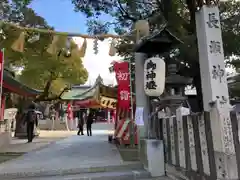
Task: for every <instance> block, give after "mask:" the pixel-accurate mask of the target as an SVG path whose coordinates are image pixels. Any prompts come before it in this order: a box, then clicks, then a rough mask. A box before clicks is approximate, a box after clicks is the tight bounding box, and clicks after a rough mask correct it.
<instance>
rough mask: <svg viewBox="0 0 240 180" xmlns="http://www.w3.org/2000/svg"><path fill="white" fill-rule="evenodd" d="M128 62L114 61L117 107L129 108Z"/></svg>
mask: <svg viewBox="0 0 240 180" xmlns="http://www.w3.org/2000/svg"><path fill="white" fill-rule="evenodd" d="M128 66H129V64H128V62H120V63H117V62H116V63H114V71H115V73H116V79H117V82H118V108H121V109H128V110H129V109H130V77H129V76H130V74H129V67H128Z"/></svg>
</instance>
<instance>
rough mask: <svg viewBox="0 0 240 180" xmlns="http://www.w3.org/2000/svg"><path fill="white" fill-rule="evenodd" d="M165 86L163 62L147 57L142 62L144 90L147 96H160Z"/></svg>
mask: <svg viewBox="0 0 240 180" xmlns="http://www.w3.org/2000/svg"><path fill="white" fill-rule="evenodd" d="M164 88H165V62H164V61H163V60H162V59H160V58H156V57H153V58H149V59H147V60H146V61H145V63H144V91H145V93H146V94H147V95H148V96H160V95H161V94H162V93H163V91H164Z"/></svg>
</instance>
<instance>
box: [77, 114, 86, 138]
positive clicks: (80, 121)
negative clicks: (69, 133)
mask: <svg viewBox="0 0 240 180" xmlns="http://www.w3.org/2000/svg"><path fill="white" fill-rule="evenodd" d="M84 118H85V116H84V112H83V111H79V112H78V133H77V135H80V133H81V135H84V134H83V126H84V121H85V119H84Z"/></svg>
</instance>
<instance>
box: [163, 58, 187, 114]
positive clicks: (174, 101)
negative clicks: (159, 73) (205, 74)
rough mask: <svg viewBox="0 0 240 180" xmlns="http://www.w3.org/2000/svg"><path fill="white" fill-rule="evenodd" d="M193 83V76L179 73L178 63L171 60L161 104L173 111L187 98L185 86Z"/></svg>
mask: <svg viewBox="0 0 240 180" xmlns="http://www.w3.org/2000/svg"><path fill="white" fill-rule="evenodd" d="M191 83H192V79H191V78H187V77H184V76H181V75H179V74H177V65H176V63H174V62H173V60H171V61H170V62H169V64H168V66H167V76H166V81H165V91H164V93H163V95H162V96H161V98H160V102H161V104H164V105H165V106H166V107H168V108H170V110H171V112H172V113H173V112H175V111H176V109H177V108H178V107H179V106H180V105H181V104H182V103H183V102H184V101H185V100H186V99H187V98H186V96H185V87H186V85H190V84H191Z"/></svg>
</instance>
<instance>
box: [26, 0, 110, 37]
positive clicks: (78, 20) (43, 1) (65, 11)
mask: <svg viewBox="0 0 240 180" xmlns="http://www.w3.org/2000/svg"><path fill="white" fill-rule="evenodd" d="M30 7H31V8H32V9H34V10H35V12H36V13H37V14H38V15H40V16H42V17H43V18H45V19H46V21H47V22H48V24H49V25H50V26H53V27H54V28H55V30H56V31H64V32H73V33H86V32H87V27H86V25H85V24H86V18H85V17H84V15H82V14H81V13H79V12H78V13H76V12H74V6H73V5H72V3H71V0H34V1H33V2H32V3H31V5H30ZM101 19H102V20H104V21H109V20H110V18H109V17H107V16H102V17H101Z"/></svg>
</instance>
